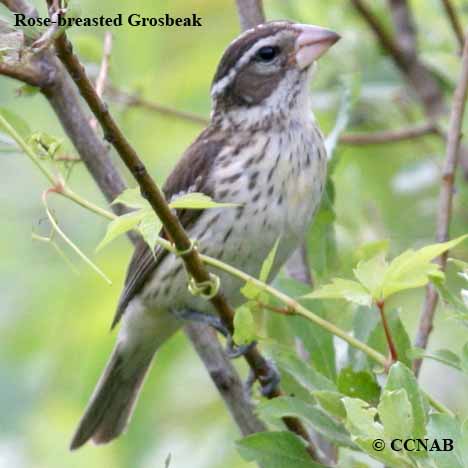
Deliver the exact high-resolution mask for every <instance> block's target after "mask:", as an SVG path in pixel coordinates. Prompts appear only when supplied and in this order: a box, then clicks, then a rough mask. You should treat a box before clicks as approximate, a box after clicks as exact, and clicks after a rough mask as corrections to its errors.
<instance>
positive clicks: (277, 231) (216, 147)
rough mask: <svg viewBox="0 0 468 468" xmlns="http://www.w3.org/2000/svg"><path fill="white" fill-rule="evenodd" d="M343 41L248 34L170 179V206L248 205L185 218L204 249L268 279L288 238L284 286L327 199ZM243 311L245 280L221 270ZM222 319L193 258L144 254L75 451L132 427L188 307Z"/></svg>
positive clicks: (307, 33) (285, 26)
mask: <svg viewBox="0 0 468 468" xmlns="http://www.w3.org/2000/svg"><path fill="white" fill-rule="evenodd" d="M338 39H339V36H338V35H337V34H336V33H334V32H332V31H330V30H327V29H324V28H320V27H317V26H309V25H303V24H295V23H290V22H286V21H275V22H271V23H266V24H263V25H260V26H258V27H256V28H254V29H251V30H249V31H246V32H245V33H243V34H242V35H241V36H239V37H238V38H237V39H236V40H234V41H233V42H232V43H231V44H230V45H229V47H228V48H227V50H226V51H225V53H224V55H223V57H222V59H221V62H220V64H219V66H218V69H217V71H216V75H215V77H214V80H213V84H212V88H211V97H212V101H213V109H212V114H211V122H210V124H209V126H208V128H206V129H205V130H204V131H203V132H202V133H201V135H200V136H199V137H198V138H197V139H196V140H195V142H194V143H192V145H191V146H190V147H189V148H188V149H187V151H186V152H185V154H184V155H183V157H182V159H181V160H180V161H179V163H178V164H177V166H176V167H175V169H174V170H173V171H172V173H171V175H170V176H169V178H168V180H167V182H166V184H165V186H164V193H165V195H166V197H167V199H168V200H171V198H173V197H176V196H180V195H181V194H184V193H188V192H203V193H205V194H207V195H209V196H211V197H212V198H213V199H214V200H216V201H218V202H234V203H237V204H239V206H238V207H235V208H232V207H229V208H215V209H207V210H182V211H181V212H180V213H179V217H180V220H181V222H182V224H183V226H184V228H185V229H186V231H187V233H188V235H189V236H190V238H192V239H196V240H197V245H198V248H199V250H200V251H201V252H202V253H204V254H207V255H210V256H213V257H216V258H218V259H220V260H222V261H223V262H226V263H228V264H231V265H233V266H235V267H236V268H239V269H241V270H243V271H245V272H246V273H248V274H250V275H253V276H255V277H258V275H259V272H260V268H261V266H262V263H263V261H264V260H265V258H266V256H267V255H268V253H269V252H270V250H271V249H272V247H273V246H274V244H275V242H276V241H277V239H280V242H279V245H278V249H277V254H276V258H275V261H274V265H273V267H272V271H271V278H270V279H272V278H273V277H274V276H275V275H276V273H277V272H278V270H279V269H280V267H281V266H282V265H283V264H284V262H285V261H286V260H287V259H288V257H289V255H290V254H291V253H292V252H293V251H294V250H295V249H296V248H297V247H298V245H299V244H300V243H301V241H302V240H303V238H304V234H305V232H306V229H307V227H308V225H309V224H310V221H311V219H312V216H313V214H314V211H315V210H316V209H317V207H318V205H319V203H320V199H321V196H322V192H323V188H324V184H325V178H326V167H327V157H326V153H325V148H324V144H323V138H322V135H321V133H320V131H319V129H318V128H317V125H316V123H315V121H314V118H313V115H312V113H311V103H310V96H309V81H310V77H311V70H312V68H313V64H314V63H315V61H316V60H317V59H318V58H319V57H321V56H322V55H323V54H324V53H325V52H326V51H327V50H328V49H329V48H330V47H331V46H332V45H333V44H334V43H335V42H336V41H337V40H338ZM216 274H218V275H219V276H220V279H221V291H222V293H223V294H224V296H225V297H226V298H227V301H228V302H229V303H230V304H231V305H232V306H234V307H237V306H239V305H240V304H241V303H242V302H243V298H242V295H241V294H240V292H239V289H240V287H241V286H242V284H241V282H240V281H239V280H237V279H236V278H234V277H232V276H230V275H227V274H225V273H219V272H216ZM184 309H190V310H196V311H199V312H203V313H214V312H215V311H214V310H213V309H212V306H211V304H210V302H209V301H206V300H204V299H203V298H200V297H195V296H193V295H192V294H191V293H190V292H189V290H188V289H187V275H186V272H185V270H184V266H183V263H182V260H181V259H180V258H178V257H177V256H175V255H173V254H171V253H168V252H167V251H166V250H164V249H162V248H157V249H156V252H155V254H154V255H153V253H152V252H151V251H150V250H149V248H148V247H147V245H146V244H144V243H141V244H140V245H139V246H137V248H136V250H135V253H134V255H133V258H132V260H131V262H130V266H129V268H128V272H127V278H126V281H125V287H124V290H123V292H122V295H121V297H120V301H119V305H118V309H117V313H116V317H115V320H114V325H115V324H116V323H117V322H118V321H119V320H120V319H122V325H121V329H120V332H119V335H118V339H117V345H116V347H115V349H114V351H113V353H112V356H111V357H110V360H109V362H108V364H107V367H106V369H105V370H104V373H103V375H102V376H101V379H100V380H99V382H98V384H97V386H96V389H95V390H94V393H93V395H92V397H91V401H90V402H89V404H88V407H87V409H86V412H85V414H84V416H83V418H82V419H81V422H80V424H79V427H78V429H77V431H76V434H75V436H74V438H73V440H72V443H71V448H72V449H76V448H78V447H80V446H81V445H83V444H84V443H85V442H86V441H87V440H89V439H92V440H93V441H94V442H96V443H105V442H108V441H110V440H112V439H114V438H115V437H117V436H118V435H119V434H120V433H121V432H122V431H123V430H124V428H125V426H126V424H127V421H128V419H129V416H130V414H131V412H132V409H133V406H134V404H135V401H136V398H137V396H138V390H139V388H140V387H141V384H142V382H143V379H144V377H145V374H146V372H147V370H148V368H149V366H150V364H151V361H152V359H153V356H154V353H155V352H156V350H157V349H158V348H159V347H160V346H161V345H162V344H163V343H164V342H165V341H166V340H167V339H169V338H170V337H171V335H173V334H174V333H175V332H176V331H177V330H178V329H179V328H180V327H181V326H182V323H183V321H182V320H181V319H180V316H178V315H177V313H174V312H176V311H178V310H184Z"/></svg>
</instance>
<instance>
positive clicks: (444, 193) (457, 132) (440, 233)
mask: <svg viewBox="0 0 468 468" xmlns="http://www.w3.org/2000/svg"><path fill="white" fill-rule="evenodd" d="M467 90H468V33H467V35H466V36H465V46H464V49H463V59H462V71H461V75H460V79H459V81H458V85H457V88H456V90H455V94H454V96H453V104H452V112H451V115H450V123H449V132H448V136H447V151H446V157H445V164H444V170H443V175H442V185H441V189H440V195H439V210H438V215H437V232H436V240H437V242H445V241H446V240H448V239H449V228H450V220H451V217H452V208H453V193H454V184H455V173H456V170H457V165H458V161H459V154H460V140H461V137H462V133H461V132H462V124H463V116H464V113H465V106H466V98H467V94H468V92H467ZM437 263H438V264H439V265H440V267H441V269H442V270H444V269H445V266H446V263H447V252H446V253H445V254H443V255H441V256H440V257H439V258H438V259H437ZM437 302H438V294H437V291H436V289H435V288H434V286H432V285H430V286H429V287H428V288H427V290H426V298H425V301H424V306H423V310H422V313H421V318H420V322H419V328H418V332H417V336H416V340H415V346H418V347H420V348H426V346H427V343H428V340H429V335H430V333H431V331H432V324H433V321H434V314H435V310H436V306H437ZM420 368H421V360H418V361H415V364H414V369H415V373H416V375H417V374H418V373H419V371H420Z"/></svg>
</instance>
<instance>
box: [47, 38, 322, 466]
mask: <svg viewBox="0 0 468 468" xmlns="http://www.w3.org/2000/svg"><path fill="white" fill-rule="evenodd" d="M55 47H56V51H57V54H58V57H59V58H60V60H61V61H62V63H63V64H64V66H65V68H66V69H67V71H68V73H69V75H70V76H71V77H72V79H73V80H74V82H75V84H76V86H77V88H78V89H79V91H80V93H81V96H82V97H83V98H84V100H85V101H86V102H87V104H88V106H89V107H90V109H91V111H92V112H93V114H94V116H95V117H96V119H97V120H98V122H99V123H100V124H101V127H102V129H103V131H104V135H105V138H106V139H107V140H108V141H109V142H110V143H111V144H112V146H113V147H114V148H115V149H116V151H117V153H118V154H119V156H120V158H121V160H122V161H123V162H124V163H125V165H126V166H127V168H128V169H129V171H130V172H131V174H132V175H133V177H134V178H135V180H136V181H137V183H138V185H139V186H140V189H141V192H142V193H143V194H144V196H145V198H146V199H147V200H148V202H149V204H150V205H151V207H152V208H153V210H154V211H155V213H156V215H157V216H158V218H159V219H160V220H161V222H162V224H163V225H164V228H165V230H166V232H167V233H168V235H169V237H170V238H171V240H172V242H173V243H174V245H175V248H176V249H177V250H178V251H179V252H182V251H183V252H186V251H187V252H188V253H187V254H185V255H183V256H182V260H183V262H184V264H185V267H186V269H187V271H188V273H189V275H190V276H191V277H193V278H194V280H195V281H196V282H197V283H205V282H208V281H210V280H211V277H210V274H209V272H208V270H207V269H206V267H205V265H204V264H203V262H202V260H201V258H200V255H199V254H198V252H197V250H196V249H193V248H191V247H192V243H191V241H190V239H189V237H188V236H187V234H186V232H185V231H184V229H183V227H182V225H181V224H180V221H179V219H178V218H177V216H176V215H175V214H174V213H173V212H172V211H171V209H170V208H169V205H168V204H167V202H166V200H165V198H164V195H163V194H162V192H161V191H160V189H159V187H158V186H157V185H156V184H155V183H154V181H153V179H152V178H151V176H150V175H149V174H148V171H147V170H146V167H145V165H144V164H143V162H142V161H141V159H140V158H139V156H138V154H137V153H136V151H135V150H134V148H133V147H132V146H131V145H130V143H129V142H128V141H127V139H126V138H125V136H124V135H123V133H122V131H121V130H120V128H119V127H118V125H117V123H116V122H115V120H114V119H113V117H112V116H111V114H110V113H109V110H108V108H107V106H106V105H105V104H104V102H103V101H102V100H101V99H100V98H99V96H98V95H97V93H96V90H95V89H94V87H93V85H92V83H91V81H90V80H89V78H88V77H87V75H86V73H85V71H84V68H83V66H82V65H81V63H80V62H79V60H78V58H77V57H76V55H74V54H73V51H72V45H71V43H70V42H69V41H68V39H67V37H66V35H65V34H62V35H61V36H60V37H59V38H58V39H57V40H56V42H55ZM210 302H211V303H212V305H213V307H214V308H215V310H216V311H217V312H218V314H219V316H220V317H221V319H222V320H223V322H224V323H225V325H226V326H227V328H228V329H229V330H230V331H231V332H233V329H234V328H233V317H234V312H233V310H232V309H231V307H230V306H229V305H228V303H227V302H226V300H225V298H224V297H223V296H222V295H221V294H220V293H218V294H217V295H216V296H214V297H213V298H212V299H210ZM245 359H246V361H247V362H248V364H249V366H250V368H251V369H252V370H253V372H254V374H255V376H256V378H257V380H258V381H259V382H260V384H264V383H266V378H267V376H268V375H269V373H270V365H269V363H268V361H267V360H266V359H265V358H264V357H263V356H262V355H261V354H260V353H259V351H258V349H257V348H256V347H253V348H252V349H251V350H249V351H248V352H247V353H246V355H245ZM281 394H282V393H281V391H280V389H279V388H276V389H273V390H272V391H270V392H269V394H268V395H266V396H267V397H268V398H274V397H277V396H280V395H281ZM284 422H285V424H286V425H287V427H288V428H289V429H290V430H292V431H293V432H295V433H297V434H299V435H300V436H302V437H304V438H305V439H306V440H307V441H308V442H309V452H310V453H311V455H312V456H313V457H316V454H315V448H314V447H313V446H312V443H311V441H310V438H309V437H308V434H307V431H306V430H305V428H304V426H303V425H302V423H301V422H300V421H299V420H298V419H296V418H284Z"/></svg>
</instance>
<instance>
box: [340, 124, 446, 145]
mask: <svg viewBox="0 0 468 468" xmlns="http://www.w3.org/2000/svg"><path fill="white" fill-rule="evenodd" d="M440 132H441V131H440V129H439V127H438V126H437V124H435V123H432V122H427V123H425V124H422V125H417V126H414V127H409V128H402V129H400V130H386V131H382V132H375V133H345V134H344V135H342V136H341V138H340V143H343V144H345V145H375V144H382V143H396V142H399V141H405V140H413V139H415V138H419V137H423V136H426V135H431V134H440Z"/></svg>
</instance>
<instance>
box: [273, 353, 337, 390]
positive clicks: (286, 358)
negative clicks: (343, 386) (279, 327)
mask: <svg viewBox="0 0 468 468" xmlns="http://www.w3.org/2000/svg"><path fill="white" fill-rule="evenodd" d="M272 354H273V359H274V360H275V361H276V363H277V364H278V366H279V368H280V369H281V370H284V371H286V372H288V373H289V374H290V375H292V376H293V377H294V378H295V379H296V380H297V381H298V382H299V383H300V384H301V385H302V386H304V387H305V388H307V389H308V390H309V391H312V390H328V391H336V386H335V384H334V383H333V382H332V381H331V380H329V379H327V378H326V377H325V376H324V375H322V374H321V373H320V372H318V371H317V370H315V369H314V368H313V367H312V366H310V365H308V364H307V363H305V362H304V361H303V360H301V359H300V358H299V357H297V355H295V354H294V353H292V352H291V351H289V350H284V349H280V348H279V347H278V346H276V347H275V348H273V350H272Z"/></svg>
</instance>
